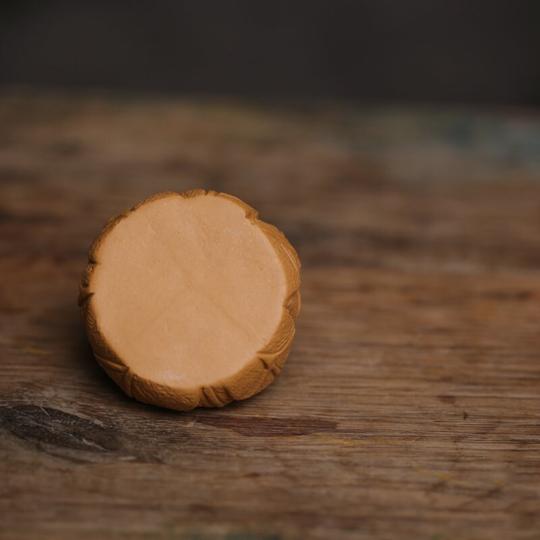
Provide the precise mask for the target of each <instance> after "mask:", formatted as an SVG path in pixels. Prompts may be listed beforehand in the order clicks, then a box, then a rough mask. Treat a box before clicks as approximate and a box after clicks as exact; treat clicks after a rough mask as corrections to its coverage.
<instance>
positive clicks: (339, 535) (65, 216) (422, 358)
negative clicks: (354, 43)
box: [0, 90, 540, 540]
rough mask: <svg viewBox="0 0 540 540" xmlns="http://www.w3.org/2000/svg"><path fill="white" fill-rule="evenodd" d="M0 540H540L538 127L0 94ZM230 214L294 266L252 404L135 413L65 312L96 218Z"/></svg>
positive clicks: (364, 112)
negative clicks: (272, 363) (283, 314)
mask: <svg viewBox="0 0 540 540" xmlns="http://www.w3.org/2000/svg"><path fill="white" fill-rule="evenodd" d="M0 182H1V184H0V186H1V191H0V250H1V251H0V309H1V311H0V313H1V327H0V350H1V363H0V407H1V408H0V537H1V538H2V539H3V540H4V539H6V540H7V539H30V538H36V539H37V538H39V539H43V538H51V539H64V538H66V539H68V538H70V539H71V538H78V539H83V540H84V539H94V538H96V539H110V538H133V539H150V538H158V539H172V538H181V539H196V540H208V539H227V540H254V539H259V540H270V539H272V540H277V539H280V540H286V539H305V538H315V539H337V540H339V539H359V538H360V539H364V538H365V539H371V538H388V539H391V538H410V539H415V540H417V539H426V540H450V539H490V540H492V539H498V538H500V539H538V538H540V332H539V329H540V118H538V117H536V118H535V117H534V116H533V115H531V114H530V113H526V112H524V111H507V112H504V113H503V112H498V113H494V112H478V113H475V112H474V111H466V110H440V109H428V108H419V109H416V110H404V109H399V108H372V109H367V108H358V107H353V106H348V107H346V106H342V105H327V106H317V107H305V106H304V107H293V106H290V107H283V106H281V107H280V106H276V105H267V106H264V105H261V104H252V105H239V104H234V103H227V102H220V101H215V100H214V101H208V100H207V101H204V100H199V101H196V100H195V101H191V102H190V101H171V100H169V101H167V100H152V99H148V98H146V99H123V98H120V97H109V98H107V97H104V96H88V95H86V96H73V95H72V96H66V95H58V94H35V93H30V92H28V91H26V92H24V91H17V90H11V91H3V93H2V94H1V96H0ZM189 188H207V189H215V190H218V191H225V192H229V193H232V194H234V195H237V196H239V197H240V198H242V199H244V200H245V201H247V202H248V203H249V204H251V205H253V206H254V207H256V208H257V209H259V211H260V213H261V217H262V218H263V219H265V220H268V221H270V222H273V223H275V224H276V225H278V226H279V227H280V228H281V229H282V230H283V231H285V232H286V234H287V235H288V237H289V238H290V240H291V241H292V242H293V244H294V245H295V246H296V247H297V249H298V251H299V254H300V258H301V260H302V263H303V273H302V277H303V285H302V293H303V310H302V313H301V316H300V318H299V321H298V334H297V338H296V341H295V344H294V347H293V350H292V354H291V356H290V359H289V361H288V364H287V365H286V367H285V369H284V371H283V372H282V374H281V375H280V376H279V377H278V379H277V380H276V382H275V383H274V384H273V385H272V386H271V387H269V388H268V389H267V390H266V391H265V392H263V393H262V394H260V395H259V396H257V397H255V398H253V399H250V400H248V401H246V402H243V403H239V404H234V405H231V406H228V407H226V408H224V409H221V410H196V411H194V412H191V413H187V414H182V413H176V412H172V411H167V410H160V409H158V408H154V407H150V406H145V405H142V404H139V403H137V402H135V401H133V400H131V399H129V398H127V397H126V396H125V395H124V394H123V393H122V392H121V391H120V390H119V389H118V388H117V387H116V386H115V385H114V384H113V383H112V382H111V381H110V380H109V379H108V378H107V377H106V375H105V374H104V373H103V372H102V371H101V370H100V368H99V367H98V365H97V364H96V362H95V361H94V360H93V358H92V355H91V351H90V348H89V346H88V343H87V341H86V339H85V336H84V332H83V328H82V326H81V323H80V319H79V314H78V311H77V307H76V298H77V286H78V280H79V275H80V272H81V270H82V268H83V266H84V264H85V260H86V250H87V248H88V246H89V244H90V242H91V241H92V239H93V237H94V236H95V235H96V234H97V232H98V231H99V230H100V228H101V226H102V225H103V223H104V222H105V220H106V219H107V218H108V217H109V216H111V215H113V214H115V213H117V212H119V211H120V210H122V209H125V208H127V207H130V206H131V205H133V204H134V203H136V202H138V201H139V200H141V199H144V198H145V197H147V196H149V195H151V194H153V193H155V192H159V191H164V190H176V191H183V190H186V189H189Z"/></svg>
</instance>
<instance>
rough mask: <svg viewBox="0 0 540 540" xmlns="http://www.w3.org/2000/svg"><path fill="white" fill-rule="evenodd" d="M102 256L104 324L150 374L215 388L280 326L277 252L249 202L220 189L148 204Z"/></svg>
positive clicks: (112, 237)
mask: <svg viewBox="0 0 540 540" xmlns="http://www.w3.org/2000/svg"><path fill="white" fill-rule="evenodd" d="M96 258H97V262H98V265H97V267H96V270H95V271H94V275H93V277H92V291H93V292H94V296H93V298H92V302H93V308H94V311H95V314H96V317H97V320H98V326H99V327H100V330H101V332H102V334H103V336H104V337H105V339H106V340H107V343H109V344H110V345H111V346H112V348H113V350H114V351H115V352H116V354H117V355H118V357H119V358H121V359H122V360H123V361H124V363H125V364H126V365H128V366H129V367H130V368H131V369H132V371H133V372H134V373H136V374H137V375H139V376H141V377H143V378H145V379H148V380H151V381H156V382H161V383H166V384H168V385H169V386H172V387H180V388H192V387H197V386H203V385H209V384H213V383H215V382H216V381H219V380H221V379H224V378H226V377H229V376H231V375H234V374H235V373H237V372H238V371H240V370H241V369H242V368H243V367H244V366H245V365H246V364H247V363H248V362H249V361H251V360H253V358H254V357H255V356H256V353H257V352H258V351H260V350H261V349H263V348H264V347H265V345H267V344H268V342H269V341H270V340H271V338H272V336H273V334H274V333H275V332H276V329H277V327H278V325H279V322H280V319H281V314H282V309H283V303H284V301H285V295H286V283H285V274H284V270H283V267H282V265H281V263H280V261H279V259H278V256H277V254H276V252H275V249H274V248H273V246H272V245H271V243H270V241H269V240H268V238H267V237H266V235H265V234H264V233H263V232H262V230H261V229H260V228H259V227H258V226H257V225H256V223H255V222H254V221H253V220H249V219H247V218H246V216H245V210H244V209H243V208H242V207H241V206H240V205H239V204H237V203H235V202H233V201H232V200H229V199H227V198H224V197H221V196H219V195H214V194H208V195H199V196H196V197H191V198H183V197H181V196H179V195H175V194H171V195H170V196H166V197H164V198H161V199H157V200H154V201H151V202H149V203H146V204H144V205H142V206H141V207H139V208H138V209H137V210H136V211H135V212H133V213H131V214H130V215H129V216H128V217H126V218H124V219H122V220H121V221H120V222H119V223H117V225H116V226H115V227H114V228H113V229H112V231H111V232H110V233H109V234H108V236H106V238H105V240H104V241H103V243H102V244H101V246H100V248H99V250H98V251H97V254H96Z"/></svg>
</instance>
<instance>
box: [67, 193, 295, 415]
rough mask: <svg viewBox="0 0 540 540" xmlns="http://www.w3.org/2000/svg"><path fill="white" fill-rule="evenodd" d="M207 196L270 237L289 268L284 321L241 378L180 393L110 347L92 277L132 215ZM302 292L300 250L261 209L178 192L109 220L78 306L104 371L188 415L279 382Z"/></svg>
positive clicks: (133, 392) (136, 393)
mask: <svg viewBox="0 0 540 540" xmlns="http://www.w3.org/2000/svg"><path fill="white" fill-rule="evenodd" d="M203 195H210V196H216V197H223V198H225V199H228V200H230V201H232V202H234V203H236V204H237V205H239V206H240V207H241V208H242V209H243V210H244V212H245V217H246V219H248V220H249V221H250V222H251V223H253V224H254V225H257V226H258V227H259V228H260V229H261V230H262V231H263V232H264V234H265V235H266V237H267V238H268V239H269V240H270V243H271V244H272V246H273V247H274V249H275V251H276V253H277V254H278V256H279V258H280V260H281V262H282V264H283V265H284V267H285V273H286V276H287V294H286V299H285V302H284V303H283V310H282V315H281V320H280V323H279V325H278V328H277V330H276V332H275V334H274V336H272V338H271V339H270V340H269V342H268V344H267V345H266V346H265V347H263V349H261V350H260V351H259V352H257V354H256V355H255V357H254V358H253V359H252V360H251V361H250V362H248V363H247V364H246V365H245V366H244V368H243V369H242V370H240V371H239V372H238V373H236V374H235V375H232V376H230V377H227V378H226V379H222V380H220V381H218V382H217V383H216V384H215V385H212V386H202V387H194V388H186V389H179V388H175V387H171V386H168V385H165V384H162V383H157V382H153V381H149V380H146V379H142V378H141V377H139V376H138V375H137V374H135V373H133V371H132V369H131V368H130V367H129V366H127V365H126V364H125V363H124V361H123V360H122V359H121V358H120V357H119V356H118V355H117V354H116V352H115V351H114V350H113V349H112V347H111V346H110V345H109V344H108V343H107V342H106V340H105V337H104V336H103V334H102V332H101V330H100V328H99V322H98V320H97V317H96V314H95V313H94V310H93V302H92V297H93V295H94V294H95V293H94V292H92V276H93V272H94V268H95V267H96V266H97V265H98V264H100V263H99V262H98V258H99V250H100V247H101V245H102V244H103V243H104V241H105V240H106V238H107V236H108V235H109V233H110V232H111V231H112V230H113V229H114V227H115V226H116V225H117V224H118V223H119V222H120V221H122V220H123V219H125V218H126V217H128V216H129V215H130V214H131V213H132V212H134V211H136V210H138V209H139V208H141V207H142V206H144V205H145V204H148V203H151V202H154V201H156V200H159V199H163V198H166V197H183V198H186V199H187V198H191V197H199V196H203ZM299 289H300V261H299V259H298V255H297V254H296V251H295V250H294V248H293V247H292V246H291V244H290V243H289V242H288V240H287V239H286V238H285V235H284V234H283V233H282V232H281V231H280V230H279V229H277V228H276V227H274V226H273V225H270V224H269V223H265V222H264V221H261V220H260V219H258V213H257V211H256V210H255V209H253V208H251V206H249V205H247V204H246V203H244V202H243V201H241V200H240V199H237V198H236V197H233V196H232V195H227V194H226V193H217V192H215V191H205V190H203V189H194V190H191V191H186V192H184V193H175V192H172V191H170V192H165V193H158V194H157V195H154V196H153V197H150V198H148V199H146V200H144V201H142V202H140V203H139V204H137V205H136V206H134V207H133V208H131V209H130V210H126V211H125V212H122V213H121V214H118V215H117V216H115V217H112V218H111V219H109V220H108V221H107V223H106V224H105V226H104V227H103V230H102V231H101V233H100V234H99V236H98V237H97V238H96V240H95V241H94V242H93V244H92V246H91V247H90V250H89V252H88V263H87V265H86V267H85V269H84V271H83V274H82V277H81V283H80V289H79V301H78V303H79V307H80V310H81V315H82V318H83V321H84V323H85V325H86V330H87V335H88V339H89V341H90V344H91V345H92V349H93V351H94V356H95V357H96V359H97V361H98V362H99V364H100V366H101V367H102V368H103V369H104V370H105V371H106V372H107V374H108V375H109V376H110V377H111V378H112V379H113V380H114V381H115V382H116V383H117V384H118V385H119V386H120V387H121V388H122V389H123V390H124V391H125V392H126V394H128V396H130V397H133V398H135V399H137V400H139V401H142V402H144V403H150V404H152V405H158V406H161V407H168V408H170V409H176V410H181V411H187V410H190V409H194V408H195V407H223V406H224V405H227V403H230V402H231V401H238V400H242V399H246V398H248V397H251V396H253V395H255V394H257V393H259V392H260V391H261V390H263V389H264V388H266V387H267V386H268V385H269V384H270V383H271V382H272V381H273V380H274V379H275V377H276V375H278V373H279V372H280V371H281V369H282V367H283V365H284V364H285V361H286V360H287V357H288V355H289V351H290V348H291V344H292V340H293V338H294V333H295V327H294V321H295V319H296V317H297V316H298V313H299V311H300V290H299ZM279 336H281V337H279ZM156 396H159V399H156Z"/></svg>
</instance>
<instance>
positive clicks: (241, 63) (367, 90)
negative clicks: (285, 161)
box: [0, 0, 540, 106]
mask: <svg viewBox="0 0 540 540" xmlns="http://www.w3.org/2000/svg"><path fill="white" fill-rule="evenodd" d="M0 5H1V6H2V7H1V8H0V13H1V18H0V84H3V85H6V84H19V83H22V84H36V85H40V86H54V87H65V86H67V87H92V88H106V89H108V88H112V89H121V90H122V91H123V90H126V89H127V90H129V91H132V90H135V91H151V92H158V93H177V92H181V93H212V94H233V95H241V96H251V97H253V96H257V97H278V98H292V99H297V98H299V99H303V98H313V97H315V98H321V97H322V98H346V99H354V100H363V101H373V100H375V101H427V102H450V103H485V104H494V103H497V104H511V105H526V106H538V105H540V2H539V1H537V0H531V1H523V0H507V1H479V0H448V1H443V0H420V1H412V0H394V1H392V0H373V1H367V2H366V1H364V2H362V1H357V2H351V1H339V0H335V1H308V0H306V1H290V0H289V1H272V2H269V1H267V2H262V1H249V0H244V1H241V0H216V1H208V0H205V1H200V0H199V1H195V0H193V1H190V2H188V1H175V0H153V1H137V0H130V1H126V0H124V1H116V2H115V1H99V0H82V1H74V0H71V1H69V0H65V1H64V0H54V1H49V2H39V1H29V0H16V1H9V2H3V3H2V4H0Z"/></svg>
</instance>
